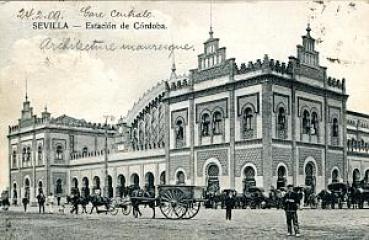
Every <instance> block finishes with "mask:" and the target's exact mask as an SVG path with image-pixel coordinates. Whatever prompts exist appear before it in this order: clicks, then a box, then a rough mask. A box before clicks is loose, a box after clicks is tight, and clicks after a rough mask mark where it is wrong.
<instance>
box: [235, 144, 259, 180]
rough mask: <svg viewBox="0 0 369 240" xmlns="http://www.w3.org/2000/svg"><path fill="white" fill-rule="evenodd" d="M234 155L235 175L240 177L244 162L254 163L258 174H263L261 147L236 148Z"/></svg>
mask: <svg viewBox="0 0 369 240" xmlns="http://www.w3.org/2000/svg"><path fill="white" fill-rule="evenodd" d="M235 155H236V156H235V161H236V164H235V165H236V166H235V168H236V177H240V176H241V175H242V174H241V169H242V167H243V166H244V165H245V164H246V163H252V164H254V165H255V166H256V168H257V169H256V170H257V174H258V175H259V176H261V175H262V174H263V168H262V165H263V163H262V148H252V149H238V150H236V154H235Z"/></svg>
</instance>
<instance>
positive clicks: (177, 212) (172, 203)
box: [129, 185, 204, 219]
mask: <svg viewBox="0 0 369 240" xmlns="http://www.w3.org/2000/svg"><path fill="white" fill-rule="evenodd" d="M203 193H204V188H203V187H198V186H188V185H161V186H158V197H155V196H147V195H145V192H143V193H142V192H141V193H140V191H136V192H132V194H131V196H130V203H129V204H131V205H132V207H133V208H135V207H138V206H139V205H149V207H150V208H152V210H153V218H154V217H155V207H159V208H160V211H161V213H162V214H163V215H164V216H165V218H167V219H191V218H193V217H195V216H196V215H197V213H198V212H199V210H200V206H201V203H202V202H203V201H204V198H203Z"/></svg>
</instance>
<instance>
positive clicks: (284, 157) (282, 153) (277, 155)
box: [272, 147, 293, 176]
mask: <svg viewBox="0 0 369 240" xmlns="http://www.w3.org/2000/svg"><path fill="white" fill-rule="evenodd" d="M272 158H273V176H277V166H278V164H279V163H284V164H285V165H286V166H287V168H288V169H287V171H288V176H293V163H292V149H288V148H280V147H273V153H272Z"/></svg>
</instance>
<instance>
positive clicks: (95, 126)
mask: <svg viewBox="0 0 369 240" xmlns="http://www.w3.org/2000/svg"><path fill="white" fill-rule="evenodd" d="M50 125H54V126H57V127H58V126H60V127H68V128H87V129H92V130H105V129H106V125H105V124H101V123H92V122H87V121H85V120H84V119H75V118H72V117H68V116H66V115H62V116H60V117H57V118H51V119H42V118H35V120H34V121H33V122H32V123H30V124H29V125H27V126H23V125H22V124H18V125H13V126H9V134H12V133H16V132H18V131H21V130H22V129H23V128H25V127H33V128H37V127H43V126H50ZM107 128H108V130H110V131H111V130H116V126H115V125H111V124H108V125H107Z"/></svg>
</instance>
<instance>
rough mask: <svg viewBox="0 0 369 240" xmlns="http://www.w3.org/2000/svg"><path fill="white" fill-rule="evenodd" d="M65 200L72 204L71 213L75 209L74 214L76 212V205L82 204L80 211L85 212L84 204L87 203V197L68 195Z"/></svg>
mask: <svg viewBox="0 0 369 240" xmlns="http://www.w3.org/2000/svg"><path fill="white" fill-rule="evenodd" d="M67 201H68V202H70V203H72V205H73V209H71V211H70V212H71V213H73V212H74V211H76V214H78V205H81V206H82V213H86V214H87V209H86V206H87V205H88V203H89V198H87V197H78V196H77V197H70V196H67Z"/></svg>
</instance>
